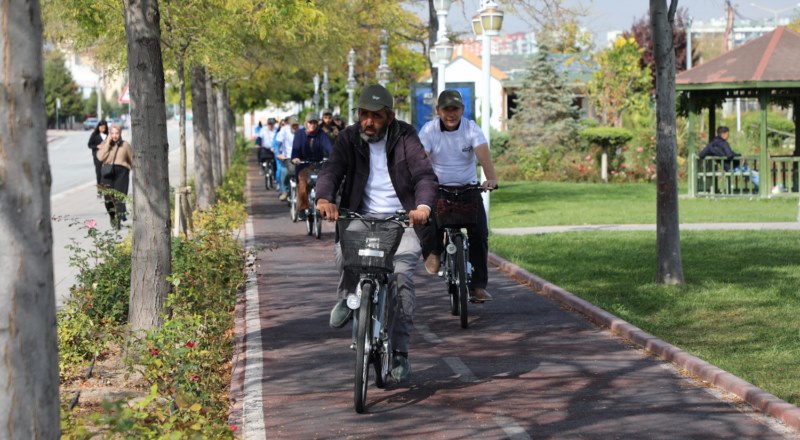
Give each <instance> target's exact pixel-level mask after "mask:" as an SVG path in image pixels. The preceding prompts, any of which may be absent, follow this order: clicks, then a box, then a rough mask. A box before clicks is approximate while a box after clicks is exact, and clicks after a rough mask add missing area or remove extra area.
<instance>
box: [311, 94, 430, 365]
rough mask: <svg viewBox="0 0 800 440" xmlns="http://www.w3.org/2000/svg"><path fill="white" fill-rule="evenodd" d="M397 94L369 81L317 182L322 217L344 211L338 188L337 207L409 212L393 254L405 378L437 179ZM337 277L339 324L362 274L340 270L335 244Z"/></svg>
mask: <svg viewBox="0 0 800 440" xmlns="http://www.w3.org/2000/svg"><path fill="white" fill-rule="evenodd" d="M393 108H394V100H393V98H392V95H391V94H390V93H389V92H388V91H387V90H386V89H385V88H383V87H382V86H379V85H371V86H368V87H366V88H364V90H363V91H362V92H361V95H360V97H359V99H358V123H356V124H353V125H350V126H348V127H346V128H345V129H344V130H343V131H342V132H341V133H339V137H338V138H337V139H336V144H335V145H334V147H333V153H332V154H331V157H330V158H329V160H328V162H327V164H326V165H325V167H324V168H323V170H322V171H321V172H320V174H319V178H318V179H317V197H318V198H317V209H318V210H319V212H320V214H322V216H323V218H326V219H328V220H330V221H335V220H336V219H337V218H338V216H339V211H338V208H337V206H336V205H335V204H334V203H333V202H334V201H335V200H336V193H337V190H338V189H339V186H340V185H341V186H342V198H341V200H340V202H339V206H340V207H342V208H346V209H348V210H350V211H354V212H358V213H360V214H362V215H365V216H371V217H376V218H385V217H388V216H390V215H393V214H394V213H395V212H396V211H397V210H398V209H404V210H405V211H406V212H408V215H409V219H410V222H411V224H412V225H414V231H412V230H410V229H406V230H405V233H404V234H403V238H402V240H401V242H400V246H399V248H398V249H397V253H395V256H394V263H395V270H394V273H395V274H396V276H397V294H396V297H395V298H394V301H395V308H394V310H395V313H394V314H393V323H390V325H389V328H391V329H392V334H391V343H392V347H393V351H394V361H393V364H392V376H393V377H394V378H395V379H397V380H402V379H405V378H406V377H407V376H408V375H409V374H410V372H411V367H410V365H409V363H408V342H409V339H410V336H411V329H412V325H413V317H414V306H415V302H416V297H415V293H414V282H413V280H412V275H413V273H414V269H415V268H416V266H417V262H418V261H419V258H420V255H421V253H422V249H421V245H420V234H421V233H422V228H423V227H424V225H425V224H426V223H427V221H428V217H429V216H430V212H431V206H433V203H434V201H435V198H436V191H437V188H438V182H437V181H436V175H435V174H434V173H433V168H432V167H431V162H430V160H428V157H427V155H426V154H425V150H424V149H423V147H422V143H421V142H420V140H419V137H417V132H416V130H414V127H412V126H411V125H409V124H407V123H405V122H402V121H398V120H397V119H395V116H394V110H393ZM335 250H336V263H337V266H338V267H339V272H340V279H339V287H338V289H337V294H338V300H337V302H336V306H335V307H334V308H333V310H332V311H331V318H330V325H331V327H334V328H341V327H343V326H344V325H345V324H347V322H348V321H349V320H350V318H351V315H352V311H351V310H350V309H349V308H348V307H347V305H346V302H345V297H346V295H347V293H348V292H354V291H355V288H356V283H357V282H358V277H357V274H353V273H350V272H348V271H344V270H342V254H341V247H340V245H339V243H338V237H337V243H336V245H335Z"/></svg>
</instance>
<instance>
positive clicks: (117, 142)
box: [97, 124, 133, 229]
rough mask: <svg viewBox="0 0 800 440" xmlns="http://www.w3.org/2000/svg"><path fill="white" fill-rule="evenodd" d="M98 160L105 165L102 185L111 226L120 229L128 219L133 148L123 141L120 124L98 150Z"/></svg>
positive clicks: (111, 129) (113, 128)
mask: <svg viewBox="0 0 800 440" xmlns="http://www.w3.org/2000/svg"><path fill="white" fill-rule="evenodd" d="M97 158H98V159H99V160H100V161H101V162H102V163H103V166H102V167H101V176H100V185H101V186H102V187H104V188H105V189H106V192H105V204H106V211H107V212H108V215H109V217H110V218H111V225H112V226H114V227H115V228H117V229H119V227H120V225H121V223H122V222H124V221H125V220H127V219H128V217H127V210H126V208H125V198H124V197H125V196H127V195H128V181H129V177H130V171H131V166H132V164H133V148H131V144H129V143H128V142H126V141H124V140H122V128H120V126H119V125H118V124H113V125H111V127H110V128H109V135H108V139H106V141H105V142H103V143H102V144H100V146H99V147H98V148H97ZM111 190H113V191H116V192H118V193H121V195H120V194H117V193H114V192H113V191H111Z"/></svg>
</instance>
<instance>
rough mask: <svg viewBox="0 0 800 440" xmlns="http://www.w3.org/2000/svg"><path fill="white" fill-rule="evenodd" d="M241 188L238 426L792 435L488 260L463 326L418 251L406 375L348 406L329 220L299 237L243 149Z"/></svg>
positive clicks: (428, 433) (331, 432)
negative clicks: (481, 294) (243, 286)
mask: <svg viewBox="0 0 800 440" xmlns="http://www.w3.org/2000/svg"><path fill="white" fill-rule="evenodd" d="M248 194H249V197H248V209H249V214H250V221H251V227H250V228H249V229H250V231H249V235H248V243H249V244H250V245H251V246H255V249H256V251H257V252H256V258H255V260H254V261H253V266H252V267H253V275H252V283H251V285H250V286H249V288H248V291H249V294H248V295H247V296H246V299H243V300H242V301H241V302H240V307H241V309H240V310H239V312H240V313H239V316H238V317H237V323H238V327H239V332H240V334H242V339H243V342H244V345H245V346H246V347H247V349H246V351H243V352H242V353H239V354H238V356H237V359H236V360H235V367H234V390H233V392H232V396H233V398H234V409H235V410H234V415H233V416H232V420H233V421H234V422H236V423H238V425H239V427H240V429H239V430H238V431H239V432H240V433H241V435H242V436H243V437H244V438H270V439H275V438H287V439H299V438H303V439H305V438H352V439H357V438H378V437H387V438H421V437H428V438H436V439H440V438H441V439H464V438H512V439H529V438H530V439H540V438H598V439H606V438H621V439H638V438H641V439H645V438H646V439H656V438H663V439H667V438H669V439H673V438H697V439H701V438H702V439H707V438H729V439H742V438H759V439H770V438H776V439H777V438H787V437H791V436H792V434H787V433H786V432H783V433H781V432H778V431H776V430H773V429H771V428H770V427H769V426H767V424H766V423H763V422H764V420H762V419H759V418H756V417H752V416H751V415H750V414H748V411H741V410H740V409H737V406H736V405H734V404H731V403H728V402H724V401H721V400H719V399H717V398H716V397H714V396H712V395H711V394H710V393H708V392H707V391H706V390H704V389H703V388H702V387H699V386H697V385H695V384H694V383H693V382H691V381H689V380H687V379H685V378H683V377H681V376H680V375H678V374H677V372H676V370H675V368H674V367H672V366H671V365H669V364H665V363H663V362H660V361H658V360H656V359H654V358H653V357H651V356H648V355H647V354H646V353H644V352H643V351H641V350H637V349H634V348H632V347H630V346H629V345H626V344H625V343H624V341H622V340H620V339H619V338H616V337H614V336H613V335H611V334H610V333H609V332H608V331H605V330H603V329H598V328H597V327H595V326H594V325H592V324H590V323H588V322H587V321H586V320H585V319H584V318H583V317H581V316H579V315H576V314H574V313H571V312H569V311H567V310H564V309H563V308H561V307H560V306H558V305H557V304H556V303H554V302H551V301H550V300H548V299H546V298H544V297H542V296H540V295H537V294H535V293H534V292H532V291H531V290H530V289H529V288H527V287H524V286H521V285H519V284H518V283H517V282H515V281H513V280H511V279H510V278H508V277H507V276H506V275H504V274H503V273H502V272H499V271H498V270H496V269H494V268H490V282H489V284H490V285H489V289H490V291H491V292H492V294H493V295H494V297H495V299H496V300H495V301H492V302H489V303H486V304H482V305H470V326H469V328H468V329H466V330H464V329H461V328H460V326H459V321H458V317H456V316H452V315H451V314H450V308H449V298H448V296H447V293H446V289H445V286H444V282H443V281H442V280H441V279H440V278H438V277H435V276H431V275H427V274H426V273H425V271H424V268H423V267H422V262H421V261H420V264H419V267H418V271H417V275H416V277H415V281H416V283H417V309H416V319H415V331H414V333H413V334H412V339H411V348H410V353H409V360H410V362H411V366H412V369H413V372H412V375H411V377H410V378H409V380H407V381H406V382H403V383H401V384H398V385H392V386H390V387H387V389H385V390H381V389H378V388H376V387H375V386H374V375H372V374H371V378H370V388H369V391H368V394H367V402H368V406H367V412H366V413H365V414H356V413H355V411H354V409H353V381H354V380H353V377H354V358H355V353H354V352H353V351H351V350H350V349H349V345H350V336H351V328H350V326H347V327H345V328H343V329H340V330H335V329H331V328H330V327H329V326H328V314H329V311H330V309H331V307H332V306H333V304H334V301H335V288H336V281H337V277H338V276H337V272H336V270H335V267H334V261H333V232H332V231H333V225H332V224H330V223H325V224H323V235H322V239H321V240H317V239H315V238H313V237H311V236H307V235H306V228H305V224H304V223H302V222H298V223H292V222H291V220H290V218H289V210H288V207H287V205H286V203H284V202H279V201H278V198H277V193H275V192H274V191H266V190H265V189H264V185H263V178H262V177H260V176H259V175H258V171H257V168H256V166H255V162H254V161H253V163H251V164H250V167H249V191H248ZM371 373H373V372H372V371H371ZM236 383H238V384H239V385H238V386H237V385H236ZM237 388H238V389H239V390H238V391H237ZM739 406H740V407H741V405H739Z"/></svg>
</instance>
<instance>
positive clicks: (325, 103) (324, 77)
mask: <svg viewBox="0 0 800 440" xmlns="http://www.w3.org/2000/svg"><path fill="white" fill-rule="evenodd" d="M329 91H330V83H328V66H325V71H324V72H323V73H322V103H323V105H322V107H323V108H328V92H329Z"/></svg>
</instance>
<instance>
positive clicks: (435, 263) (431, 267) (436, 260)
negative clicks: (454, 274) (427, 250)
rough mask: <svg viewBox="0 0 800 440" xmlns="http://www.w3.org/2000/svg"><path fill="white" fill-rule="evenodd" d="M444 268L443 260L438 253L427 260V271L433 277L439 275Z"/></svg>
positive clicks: (429, 256)
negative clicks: (440, 269) (441, 268)
mask: <svg viewBox="0 0 800 440" xmlns="http://www.w3.org/2000/svg"><path fill="white" fill-rule="evenodd" d="M440 267H442V259H441V258H440V257H439V255H437V254H436V253H432V254H430V255H428V258H426V259H425V271H427V272H428V273H429V274H431V275H436V274H437V273H439V268H440Z"/></svg>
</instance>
